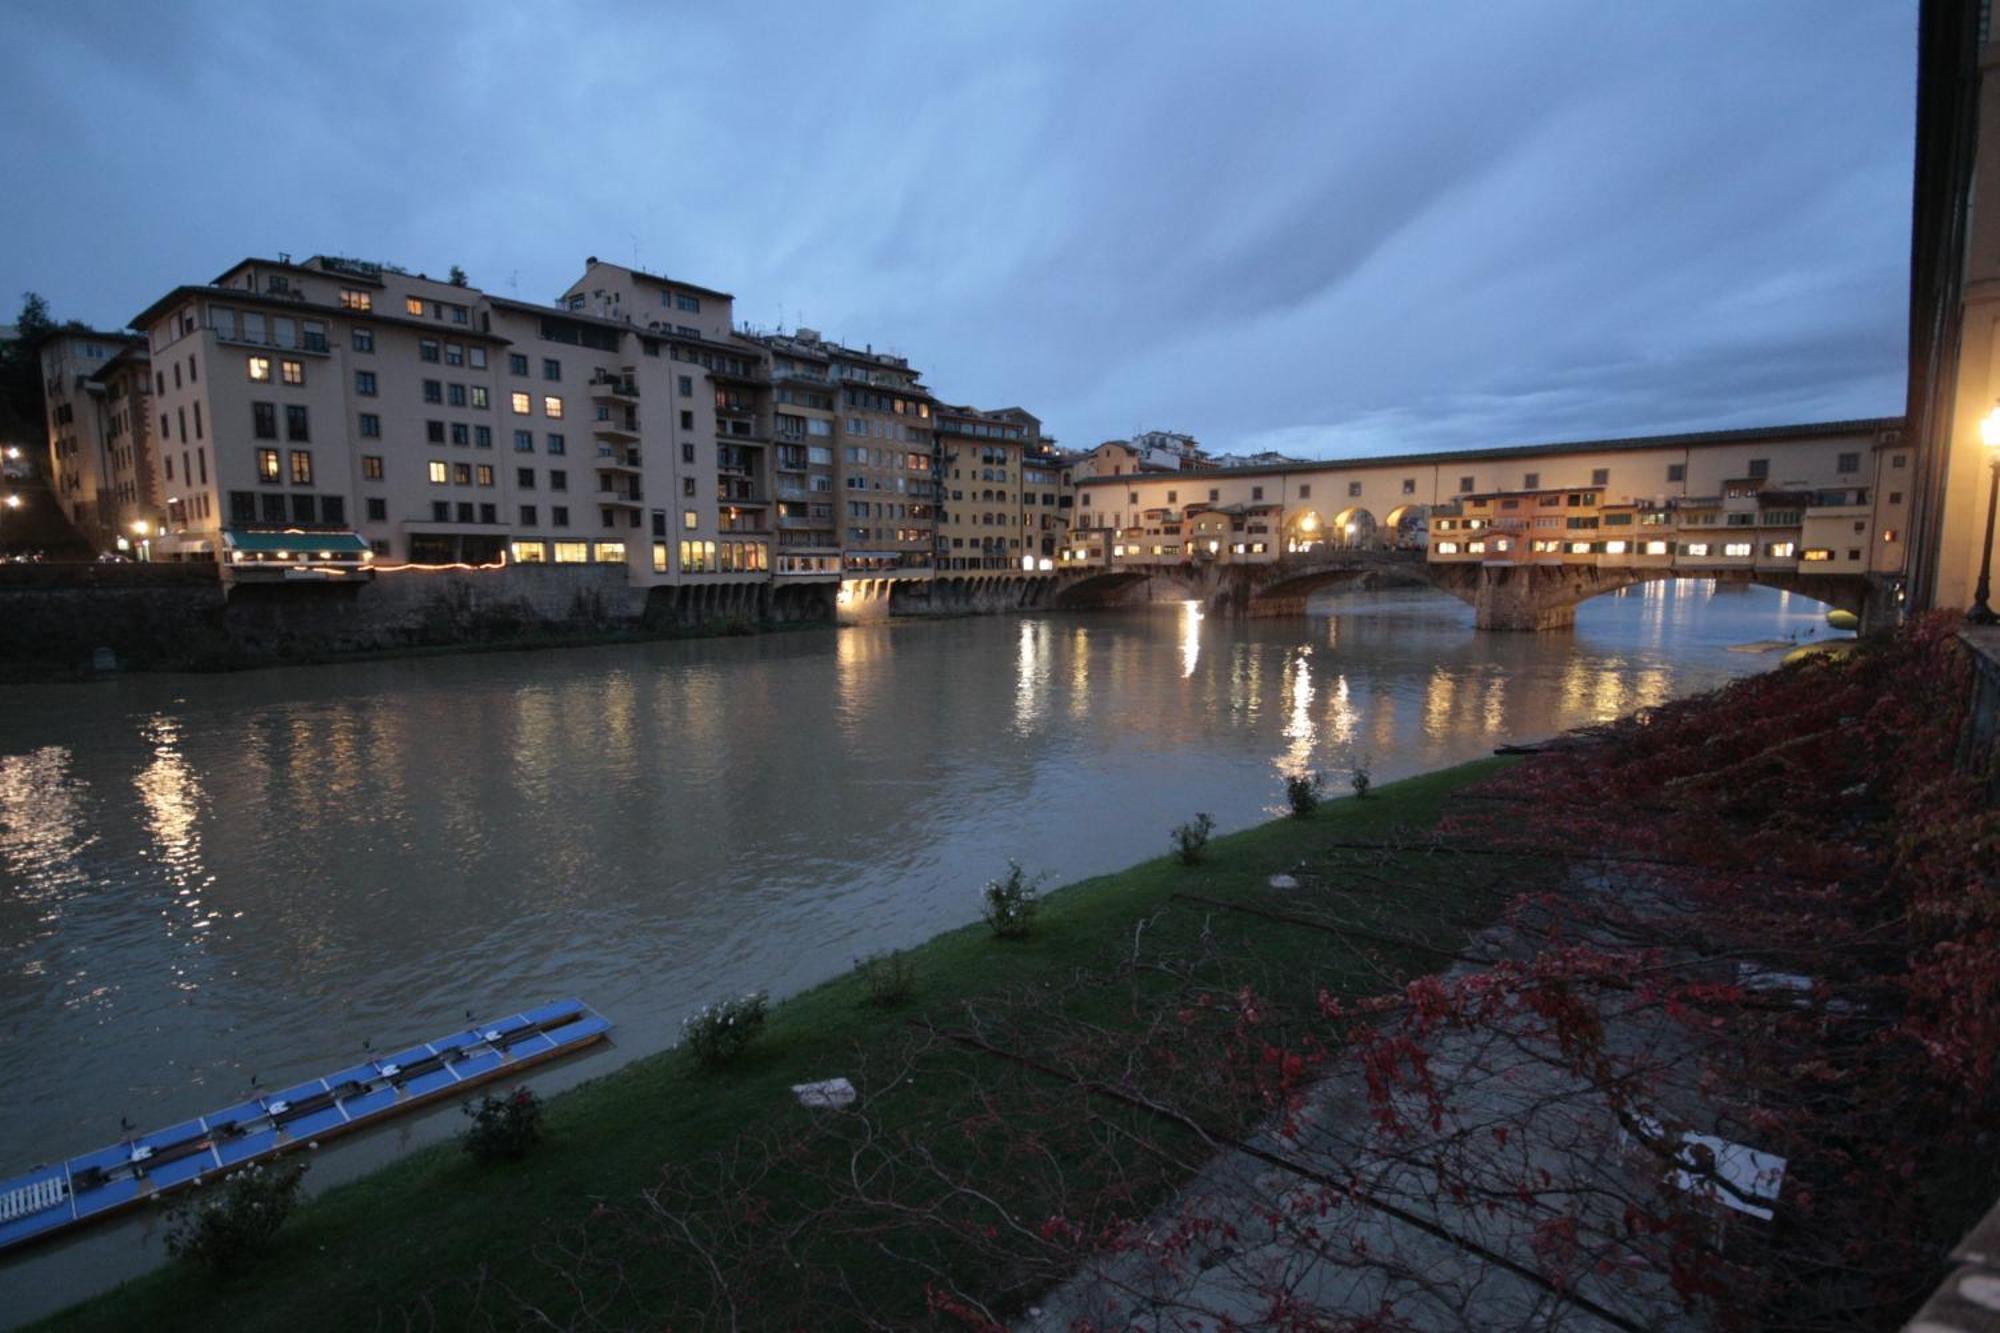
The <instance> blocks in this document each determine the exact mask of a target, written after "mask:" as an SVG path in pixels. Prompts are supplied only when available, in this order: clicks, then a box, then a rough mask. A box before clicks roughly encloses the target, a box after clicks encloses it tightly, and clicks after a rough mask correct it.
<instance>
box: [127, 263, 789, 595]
mask: <svg viewBox="0 0 2000 1333" xmlns="http://www.w3.org/2000/svg"><path fill="white" fill-rule="evenodd" d="M732 317H733V316H732V310H731V298H730V297H729V295H728V294H727V293H723V292H717V291H714V290H712V289H709V288H705V287H700V286H696V285H694V284H690V283H684V282H679V281H676V280H672V279H668V278H665V277H661V276H659V275H654V274H648V273H643V272H640V271H638V270H634V269H628V268H624V267H622V266H619V265H613V264H605V263H601V262H599V261H598V260H596V259H595V258H593V259H591V260H589V261H587V262H586V265H585V270H584V273H583V275H582V276H581V277H580V278H579V279H578V280H577V281H576V282H575V283H574V284H572V285H571V287H570V288H569V289H568V290H566V291H565V292H564V293H563V295H562V297H561V298H560V299H559V300H558V301H557V302H556V303H554V304H552V305H538V304H534V303H530V302H523V301H517V300H512V299H508V298H503V297H499V296H495V295H493V294H491V293H487V292H482V291H479V290H477V289H475V288H471V287H467V286H460V285H454V284H452V283H449V282H441V281H438V280H435V279H431V278H428V277H426V276H424V275H421V274H415V275H413V274H409V273H405V272H402V271H399V270H397V269H395V268H393V267H391V266H385V265H378V264H371V263H365V262H361V261H356V260H351V259H344V258H339V257H334V256H317V257H315V258H313V259H310V260H307V261H305V262H304V263H293V262H292V261H291V260H290V259H289V258H288V257H282V256H281V257H280V258H279V259H277V260H262V259H248V260H244V261H242V262H241V263H239V264H237V265H235V266H233V267H231V268H230V269H228V270H227V271H225V272H224V273H222V274H221V275H219V276H218V277H217V278H216V279H215V280H214V281H212V282H210V283H207V284H204V285H201V286H184V287H178V288H175V289H174V290H173V291H171V292H169V293H168V294H167V295H166V296H164V297H162V298H161V299H160V300H158V301H156V302H154V303H153V305H151V306H149V307H147V309H146V310H144V311H142V312H141V313H140V314H139V316H137V317H136V318H135V319H134V321H133V324H134V327H135V328H138V329H140V330H141V331H142V333H143V335H144V338H145V342H146V347H147V350H148V351H149V353H150V356H151V361H152V371H153V387H154V398H155V400H156V402H155V405H154V416H155V418H156V419H157V422H158V426H159V432H158V438H159V442H160V449H159V453H160V456H161V459H162V468H161V477H160V480H161V490H162V496H161V507H162V510H163V513H162V518H163V526H164V529H165V533H164V535H163V537H162V539H161V541H160V543H159V554H161V555H163V556H165V557H167V558H178V559H213V560H222V561H224V562H225V563H226V564H227V565H228V566H229V567H230V569H231V571H232V573H235V574H237V575H239V576H254V575H259V574H262V573H264V572H266V570H265V569H264V566H266V565H272V564H275V565H276V566H277V569H276V570H274V571H271V572H282V573H283V574H285V575H286V576H294V575H297V574H299V573H302V572H305V570H306V569H311V568H318V569H320V570H321V571H322V572H325V573H328V574H334V575H339V574H359V573H362V572H364V568H363V567H365V566H367V565H368V564H369V563H370V562H381V563H389V562H405V561H407V562H414V563H425V564H439V563H466V564H474V565H477V564H487V563H496V562H498V561H499V560H501V559H502V558H503V557H505V558H509V559H512V560H516V561H522V562H538V561H552V562H557V563H580V562H587V561H588V562H602V563H613V564H621V565H623V566H625V567H626V568H627V569H628V571H629V572H630V575H631V577H632V579H633V581H634V582H635V583H636V584H641V585H646V584H653V583H672V582H679V581H681V580H683V579H701V580H720V581H728V580H731V579H753V578H763V577H768V571H769V569H770V538H769V533H770V525H769V518H768V514H769V507H770V480H769V466H770V458H769V455H770V439H769V425H768V411H769V385H768V376H767V375H766V374H765V371H764V358H763V356H762V355H761V353H760V351H759V350H758V349H757V348H755V347H754V346H746V345H745V344H743V343H742V342H741V341H740V340H738V339H736V337H735V335H734V331H733V328H732ZM176 463H177V464H178V466H175V464H176ZM287 528H289V529H296V531H295V532H294V533H292V535H291V538H290V540H289V541H285V540H280V539H277V538H272V537H270V536H268V535H266V536H263V537H260V538H259V539H258V540H257V541H255V542H254V543H249V544H247V545H246V542H245V541H244V540H243V539H242V534H245V533H248V532H249V531H250V530H252V529H258V530H266V532H267V533H268V530H271V529H280V530H282V529H287ZM343 533H345V534H348V535H349V537H351V538H353V540H352V541H351V542H349V541H346V540H344V539H343V538H342V536H341V534H343ZM251 546H255V547H256V548H257V549H255V550H252V549H250V547H251ZM322 552H331V555H330V556H326V555H322V554H321V553H322ZM301 566H304V567H305V568H303V569H302V568H301Z"/></svg>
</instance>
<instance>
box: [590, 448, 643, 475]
mask: <svg viewBox="0 0 2000 1333" xmlns="http://www.w3.org/2000/svg"><path fill="white" fill-rule="evenodd" d="M593 466H594V467H596V469H597V470H598V471H599V472H637V471H639V451H638V450H637V449H612V448H608V447H605V446H603V445H599V446H598V449H597V462H596V463H595V464H593Z"/></svg>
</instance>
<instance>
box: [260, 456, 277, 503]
mask: <svg viewBox="0 0 2000 1333" xmlns="http://www.w3.org/2000/svg"><path fill="white" fill-rule="evenodd" d="M278 476H279V472H278V451H277V450H276V449H259V450H258V451H257V480H259V481H276V480H277V479H278ZM283 498H284V497H283V496H280V497H279V499H281V500H282V499H283Z"/></svg>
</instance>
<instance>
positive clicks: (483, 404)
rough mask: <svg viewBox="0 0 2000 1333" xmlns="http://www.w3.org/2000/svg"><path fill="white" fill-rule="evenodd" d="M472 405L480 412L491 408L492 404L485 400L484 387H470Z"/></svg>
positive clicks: (480, 385) (476, 385) (479, 385)
mask: <svg viewBox="0 0 2000 1333" xmlns="http://www.w3.org/2000/svg"><path fill="white" fill-rule="evenodd" d="M472 405H473V406H474V407H476V408H478V409H480V410H481V411H484V410H485V409H487V408H488V407H491V406H492V403H491V402H490V401H488V399H487V396H486V386H485V385H483V384H475V385H473V386H472Z"/></svg>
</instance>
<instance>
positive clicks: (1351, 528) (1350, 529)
mask: <svg viewBox="0 0 2000 1333" xmlns="http://www.w3.org/2000/svg"><path fill="white" fill-rule="evenodd" d="M1357 526H1359V525H1358V524H1355V523H1349V524H1348V525H1347V535H1348V536H1350V537H1352V536H1353V535H1354V530H1355V528H1356V527H1357Z"/></svg>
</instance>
